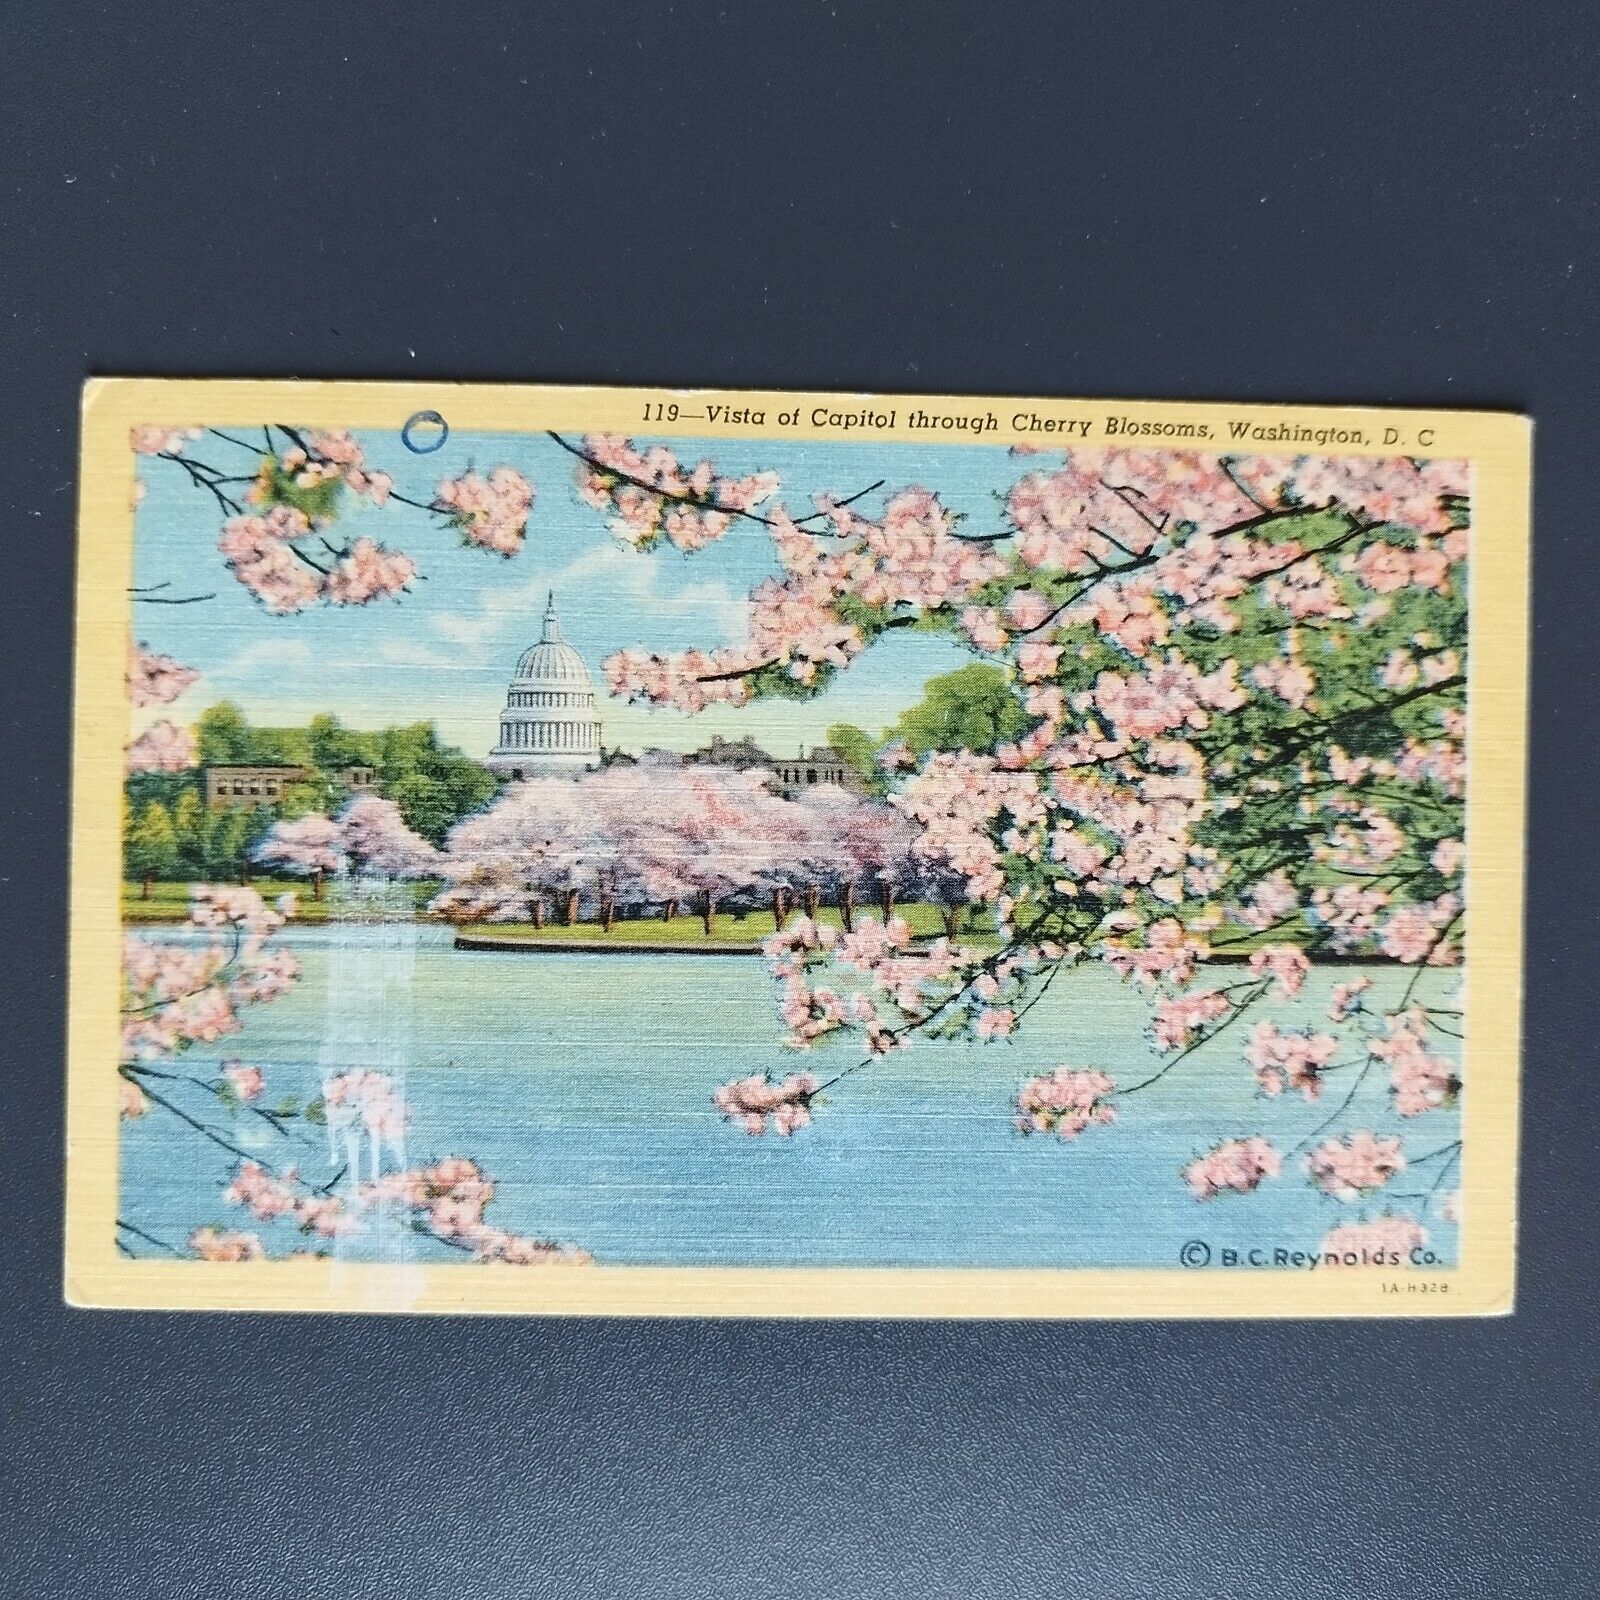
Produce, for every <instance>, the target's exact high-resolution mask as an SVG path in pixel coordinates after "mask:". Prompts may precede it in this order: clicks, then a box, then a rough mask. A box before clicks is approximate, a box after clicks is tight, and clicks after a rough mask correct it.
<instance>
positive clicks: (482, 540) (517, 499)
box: [434, 467, 534, 557]
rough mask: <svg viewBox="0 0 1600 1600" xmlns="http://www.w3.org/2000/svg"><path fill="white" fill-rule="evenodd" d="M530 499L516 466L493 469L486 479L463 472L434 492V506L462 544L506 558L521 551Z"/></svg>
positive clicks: (528, 488) (530, 488) (531, 493)
mask: <svg viewBox="0 0 1600 1600" xmlns="http://www.w3.org/2000/svg"><path fill="white" fill-rule="evenodd" d="M533 498H534V489H533V485H532V484H531V483H529V482H528V480H527V479H526V478H525V477H524V476H523V475H522V474H521V473H520V472H518V471H517V470H516V468H515V467H495V468H494V469H493V470H492V471H491V472H490V473H488V475H487V476H484V475H482V474H480V473H477V472H465V473H463V474H462V475H461V476H460V477H459V478H446V479H444V480H443V481H442V482H441V483H440V484H439V486H438V488H437V489H436V490H435V491H434V505H435V507H436V508H437V509H439V510H440V511H442V512H444V513H445V515H446V519H447V520H448V521H449V523H450V525H451V526H452V527H454V528H456V529H458V530H459V531H460V533H461V537H462V540H463V542H464V543H466V544H472V545H477V546H478V547H479V548H480V549H483V550H492V551H494V552H495V553H496V554H498V555H502V556H507V557H510V556H514V555H515V554H516V553H517V552H518V551H519V550H520V549H521V548H522V543H523V539H524V537H525V536H526V534H527V531H528V517H529V514H530V513H531V512H532V510H533Z"/></svg>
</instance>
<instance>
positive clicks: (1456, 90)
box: [0, 0, 1600, 1600]
mask: <svg viewBox="0 0 1600 1600" xmlns="http://www.w3.org/2000/svg"><path fill="white" fill-rule="evenodd" d="M0 26H3V28H4V43H3V48H0V75H3V81H0V106H3V107H4V130H3V137H0V228H3V233H0V270H3V279H0V287H3V291H4V293H3V303H0V539H3V540H4V548H5V551H6V557H7V559H6V566H5V576H6V578H7V580H8V581H7V583H6V584H5V593H4V599H3V604H4V606H5V612H6V620H5V624H4V633H3V643H4V647H5V649H6V652H7V665H6V669H5V671H4V673H3V674H0V694H3V699H4V706H3V715H4V724H3V725H4V729H5V736H6V741H7V745H8V749H7V751H6V752H5V757H4V760H5V764H4V766H3V767H0V772H3V774H4V777H3V779H0V813H3V825H0V851H3V861H0V918H3V921H4V928H3V931H0V948H3V950H4V952H5V957H6V980H7V981H6V983H5V986H4V990H3V991H0V1036H3V1038H4V1047H3V1070H0V1193H3V1195H4V1228H3V1231H0V1272H3V1278H4V1285H3V1287H4V1293H5V1314H4V1322H3V1324H0V1328H3V1333H0V1340H3V1343H0V1424H3V1435H0V1474H3V1486H0V1594H4V1595H5V1596H6V1597H8V1600H9V1597H12V1596H16V1597H23V1596H27V1597H32V1596H36V1595H38V1596H44V1595H50V1596H71V1597H74V1600H79V1597H99V1596H141V1597H142V1596H161V1597H167V1596H190V1595H194V1596H212V1595H217V1596H232V1595H236V1594H250V1595H263V1596H279V1595H284V1596H288V1595H295V1596H313V1597H316V1596H323V1595H337V1596H340V1597H342V1600H343V1597H354V1596H381V1597H390V1596H403V1595H413V1594H416V1595H422V1594H427V1595H449V1596H452V1597H476V1596H480V1595H483V1596H491V1595H493V1596H498V1595H519V1596H520V1595H540V1596H543V1595H551V1596H562V1597H566V1596H590V1595H594V1596H632V1595H657V1594H661V1595H667V1594H671V1595H694V1596H698V1595H705V1594H717V1595H724V1594H726V1595H736V1596H746V1595H749V1596H754V1595H757V1594H768V1593H781V1594H786V1595H788V1594H793V1595H804V1596H810V1595H829V1596H832V1595H839V1596H845V1595H850V1596H854V1595H863V1596H866V1595H871V1596H878V1595H895V1596H899V1595H919V1596H920V1595H941V1596H942V1595H951V1596H963V1597H965V1596H978V1597H988V1596H1024V1595H1027V1596H1032V1595H1040V1594H1046V1593H1050V1594H1067V1595H1086V1596H1094V1597H1099V1596H1124V1595H1127V1596H1158V1597H1167V1596H1189V1595H1198V1596H1213V1595H1216V1596H1227V1597H1230V1600H1231V1597H1235V1596H1254V1595H1293V1596H1306V1597H1310V1600H1320V1597H1324V1596H1326V1597H1329V1600H1331V1597H1334V1596H1405V1597H1407V1600H1412V1597H1419V1596H1436V1595H1437V1596H1464V1595H1496V1596H1506V1595H1523V1594H1530V1595H1531V1594H1546V1595H1558V1596H1565V1595H1587V1594H1591V1593H1593V1592H1595V1580H1594V1578H1593V1576H1592V1574H1591V1573H1590V1571H1589V1568H1590V1565H1591V1563H1592V1562H1594V1561H1595V1559H1596V1557H1597V1555H1600V1550H1597V1544H1596V1535H1595V1520H1594V1498H1593V1496H1594V1489H1595V1465H1594V1459H1593V1458H1594V1450H1595V1444H1596V1427H1595V1410H1596V1400H1597V1398H1600V1396H1597V1393H1596V1380H1595V1365H1594V1342H1593V1335H1594V1327H1595V1320H1596V1315H1597V1312H1600V1303H1597V1295H1596V1281H1597V1280H1596V1271H1595V1251H1596V1227H1595V1224H1596V1203H1595V1184H1594V1177H1593V1171H1594V1166H1593V1152H1594V1146H1595V1138H1596V1117H1595V1113H1596V1098H1597V1096H1596V1088H1595V1085H1596V1081H1597V1075H1600V1063H1597V1062H1596V1060H1595V1058H1594V1052H1593V1048H1592V1040H1593V1038H1594V1033H1595V1004H1594V999H1593V973H1594V971H1595V956H1596V939H1595V929H1594V922H1593V916H1592V911H1591V907H1592V906H1593V905H1594V903H1595V872H1594V860H1595V848H1596V847H1595V836H1594V831H1593V823H1594V821H1595V816H1596V808H1595V804H1594V790H1595V784H1596V779H1597V776H1600V774H1597V770H1596V759H1595V748H1594V742H1593V728H1594V723H1593V719H1592V717H1590V716H1588V715H1586V713H1587V712H1588V710H1589V701H1590V699H1591V697H1592V694H1593V688H1594V677H1595V673H1594V667H1595V656H1596V652H1595V646H1594V643H1593V639H1594V624H1593V606H1592V602H1591V599H1590V596H1591V594H1592V592H1593V565H1592V561H1591V559H1590V555H1589V552H1590V550H1591V549H1592V547H1593V544H1594V541H1595V537H1596V524H1595V516H1594V505H1595V499H1596V483H1595V479H1596V473H1595V463H1596V452H1597V444H1600V440H1597V436H1596V435H1597V422H1600V417H1597V406H1596V395H1597V392H1600V383H1597V378H1596V357H1597V344H1596V333H1597V315H1596V312H1597V299H1596V294H1595V271H1596V252H1595V245H1596V233H1597V230H1596V202H1595V193H1596V173H1597V170H1600V165H1597V164H1600V139H1597V137H1596V132H1597V129H1596V121H1595V103H1594V99H1595V89H1596V83H1597V74H1596V67H1597V64H1600V62H1597V54H1600V52H1597V49H1596V45H1597V40H1600V28H1597V23H1596V17H1595V11H1594V8H1593V6H1592V5H1591V4H1573V5H1570V6H1558V5H1551V4H1530V5H1477V6H1472V5H1466V4H1461V5H1456V6H1431V5H1426V4H1419V5H1406V6H1392V7H1378V6H1367V5H1361V6H1350V7H1345V6H1341V5H1330V4H1305V5H1296V4H1289V3H1285V0H1275V3H1272V4H1261V5H1249V6H1246V5H1234V6H1231V7H1226V6H1184V5H1168V6H1161V5H1153V6H1152V5H1140V6H1117V5H1113V4H1109V3H1108V4H1104V5H1102V6H1100V7H1096V8H1094V9H1092V10H1091V9H1090V8H1087V7H1083V6H1079V5H1072V4H1051V5H1038V6H1023V5H1012V6H982V7H979V6H974V7H971V8H970V10H965V11H963V10H962V9H961V8H957V7H954V6H925V7H916V6H909V5H908V6H904V7H890V6H886V5H862V4H858V5H855V6H850V5H846V4H837V5H817V4H811V3H802V0H789V3H788V4H785V5H782V6H771V7H757V6H747V7H728V8H714V7H710V6H704V7H702V6H695V5H681V4H680V5H678V6H675V7H669V6H663V5H660V4H655V5H644V6H639V5H630V4H624V3H622V0H607V3H606V4H604V5H593V6H578V7H572V8H569V13H568V14H563V15H557V14H556V12H555V8H553V7H550V6H545V5H531V4H524V3H517V4H500V5H481V4H480V5H471V4H467V5H451V4H442V3H439V0H435V3H433V4H417V3H413V0H403V3H402V0H383V3H379V0H370V3H369V4H367V5H364V6H344V5H337V4H335V5H327V6H317V7H308V6H291V7H283V6H270V5H268V6H260V5H256V6H248V7H244V6H239V7H235V6H232V5H224V4H216V5H211V6H205V7H201V6H193V7H188V6H182V5H173V6H155V5H148V4H147V5H143V6H139V7H122V6H109V5H101V4H91V3H86V0H77V3H69V0H53V3H36V4H27V3H22V4H13V5H12V6H9V7H7V8H6V16H5V18H4V22H3V24H0ZM96 372H98V373H134V374H165V373H172V374H243V375H262V376H266V375H280V374H282V375H303V376H312V375H324V374H325V375H329V376H350V377H359V376H372V377H394V376H412V375H416V376H431V377H439V378H446V377H463V378H466V377H471V378H491V379H492V378H507V379H530V378H543V379H558V380H613V381H617V382H633V383H672V384H688V383H717V384H722V383H725V384H751V385H776V386H784V385H788V386H815V387H833V388H842V389H850V388H875V389H899V390H911V391H915V390H918V389H927V390H955V391H962V390H969V391H979V392H986V391H996V392H1000V393H1011V392H1015V393H1020V394H1033V393H1038V394H1052V393H1060V394H1086V395H1105V396H1204V397H1218V398H1230V399H1241V400H1242V399H1257V398H1259V399H1271V400H1360V401H1375V402H1387V401H1394V402H1410V403H1420V404H1429V405H1433V404H1440V405H1448V404H1460V405H1494V406H1510V407H1519V408H1524V409H1526V410H1528V411H1531V412H1532V413H1533V414H1534V415H1535V417H1536V418H1537V422H1538V434H1537V454H1538V508H1537V512H1538V514H1537V557H1536V569H1537V572H1536V587H1537V622H1538V626H1537V632H1536V648H1537V660H1536V670H1535V673H1534V679H1535V698H1536V720H1535V723H1534V728H1533V755H1534V771H1535V781H1534V786H1533V790H1532V824H1533V841H1534V849H1535V856H1534V860H1533V863H1532V867H1531V873H1530V880H1529V886H1530V890H1531V895H1532V900H1531V908H1532V909H1531V916H1530V925H1529V935H1530V942H1529V968H1528V980H1529V981H1528V1010H1529V1024H1528V1031H1527V1079H1528V1094H1527V1113H1526V1133H1525V1138H1524V1167H1525V1178H1524V1181H1523V1191H1522V1195H1523V1224H1522V1270H1521V1283H1520V1305H1519V1310H1518V1313H1517V1315H1516V1316H1515V1317H1514V1318H1510V1319H1506V1320H1500V1321H1493V1322H1480V1323H1467V1324H1449V1323H1432V1324H1428V1323H1412V1324H1398V1325H1388V1326H1383V1325H1376V1324H1368V1325H1360V1324H1353V1325H1348V1326H1340V1325H1324V1326H1315V1325H1306V1324H1289V1325H1284V1326H1272V1327H1266V1326H1257V1327H1243V1326H1207V1325H1201V1326H1192V1327H1186V1326H1159V1325H1125V1326H1119V1325H1106V1326H1073V1325H1068V1324H1064V1325H1059V1326H993V1327H985V1326H956V1325H937V1324H934V1325H924V1326H916V1325H900V1324H882V1325H876V1326H873V1325H863V1326H841V1325H833V1324H819V1325H812V1326H804V1325H798V1326H784V1325H779V1324H775V1323H750V1324H743V1325H741V1324H723V1325H696V1324H682V1325H668V1324H664V1323H642V1324H636V1325H628V1324H616V1325H604V1324H598V1323H582V1322H560V1323H539V1322H532V1321H529V1322H487V1321H423V1320H414V1319H401V1320H393V1321H384V1320H376V1319H359V1318H344V1319H315V1318H309V1317H284V1318H278V1319H272V1320H267V1319H251V1318H244V1317H220V1316H218V1317H204V1318H203V1317H195V1316H157V1315H145V1316H119V1315H111V1314H108V1313H90V1312H77V1311H68V1310H66V1309H64V1308H63V1307H62V1305H61V1302H60V1243H61V1241H60V1212H61V1143H62V1131H61V1101H62V1030H61V1023H62V1015H63V995H62V972H63V950H64V940H65V931H66V930H65V927H64V911H63V890H64V883H65V875H66V846H65V830H66V788H67V778H68V756H67V728H68V693H69V686H70V677H71V673H70V644H71V599H70V593H71V591H70V587H69V585H70V580H71V576H72V566H73V553H72V552H73V504H74V499H73V490H74V483H75V473H76V464H75V455H76V448H77V427H76V409H77V396H78V386H79V383H80V381H81V380H82V378H83V377H84V375H85V374H87V373H96Z"/></svg>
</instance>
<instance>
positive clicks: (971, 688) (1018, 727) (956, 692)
mask: <svg viewBox="0 0 1600 1600" xmlns="http://www.w3.org/2000/svg"><path fill="white" fill-rule="evenodd" d="M1031 721H1032V719H1031V718H1030V717H1029V716H1028V714H1027V712H1026V711H1025V710H1024V709H1023V707H1022V705H1021V704H1020V703H1019V701H1018V699H1017V695H1016V690H1015V688H1014V686H1013V685H1012V682H1011V679H1010V678H1009V677H1008V676H1007V674H1006V673H1004V672H1003V671H1001V670H1000V668H998V667H994V666H990V665H989V663H988V662H986V661H975V662H973V663H972V665H971V666H967V667H958V668H957V669H956V670H955V671H954V672H946V673H943V674H942V675H941V676H939V677H937V678H930V679H929V680H928V681H927V683H926V684H924V685H923V693H922V699H921V700H920V701H919V702H918V703H917V704H916V705H914V706H910V707H908V708H907V709H906V710H905V711H904V712H902V713H901V715H900V720H899V721H898V722H896V723H895V725H894V727H893V728H891V729H890V730H889V732H888V734H887V735H886V736H885V738H884V741H883V742H884V743H885V744H904V745H905V746H906V747H907V748H908V749H909V750H911V752H912V753H913V754H914V755H918V756H924V755H927V754H928V753H929V752H930V751H933V750H978V751H991V750H993V749H994V748H995V747H996V746H997V745H1001V744H1004V743H1006V741H1007V740H1010V739H1015V738H1018V737H1019V736H1020V735H1021V734H1023V733H1025V732H1026V731H1027V729H1028V727H1029V726H1030V724H1031Z"/></svg>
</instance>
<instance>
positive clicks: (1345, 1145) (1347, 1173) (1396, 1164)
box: [1306, 1129, 1406, 1200]
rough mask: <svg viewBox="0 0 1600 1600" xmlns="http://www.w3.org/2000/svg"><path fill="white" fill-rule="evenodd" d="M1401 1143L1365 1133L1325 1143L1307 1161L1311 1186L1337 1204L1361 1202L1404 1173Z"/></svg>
mask: <svg viewBox="0 0 1600 1600" xmlns="http://www.w3.org/2000/svg"><path fill="white" fill-rule="evenodd" d="M1405 1166H1406V1158H1405V1154H1404V1150H1403V1148H1402V1146H1401V1143H1400V1140H1398V1139H1393V1138H1379V1137H1378V1136H1377V1135H1376V1134H1373V1133H1370V1132H1368V1131H1366V1130H1364V1129H1363V1130H1362V1131H1361V1132H1358V1133H1351V1134H1346V1135H1345V1136H1344V1137H1343V1138H1334V1139H1328V1140H1325V1141H1324V1142H1323V1143H1322V1144H1319V1145H1318V1146H1317V1147H1316V1148H1315V1149H1314V1150H1313V1151H1311V1153H1310V1154H1309V1155H1308V1156H1307V1157H1306V1170H1307V1171H1308V1172H1309V1173H1310V1174H1311V1179H1312V1182H1313V1183H1315V1184H1316V1185H1317V1187H1318V1188H1319V1189H1321V1190H1322V1191H1323V1192H1324V1193H1325V1194H1331V1195H1332V1196H1333V1197H1334V1199H1336V1200H1359V1199H1362V1198H1363V1197H1364V1196H1366V1195H1369V1194H1371V1193H1373V1191H1374V1190H1377V1189H1381V1188H1382V1187H1383V1186H1384V1184H1386V1183H1387V1182H1388V1181H1389V1180H1390V1179H1391V1178H1393V1177H1394V1176H1396V1174H1398V1173H1401V1172H1404V1171H1405Z"/></svg>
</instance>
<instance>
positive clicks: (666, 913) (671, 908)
mask: <svg viewBox="0 0 1600 1600" xmlns="http://www.w3.org/2000/svg"><path fill="white" fill-rule="evenodd" d="M677 914H678V902H677V901H676V900H668V901H667V902H666V903H665V904H664V905H663V906H662V907H661V920H662V921H663V922H671V921H672V919H673V918H674V917H675V916H677Z"/></svg>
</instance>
